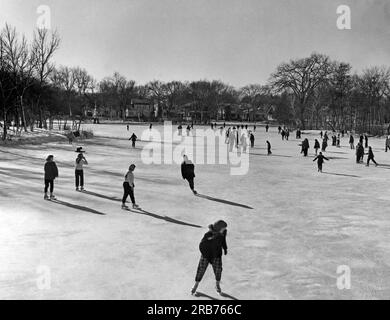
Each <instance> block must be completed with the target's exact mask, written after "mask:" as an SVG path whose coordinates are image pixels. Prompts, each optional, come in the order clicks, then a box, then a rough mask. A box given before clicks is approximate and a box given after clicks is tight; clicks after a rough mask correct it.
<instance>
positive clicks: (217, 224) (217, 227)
mask: <svg viewBox="0 0 390 320" xmlns="http://www.w3.org/2000/svg"><path fill="white" fill-rule="evenodd" d="M226 227H227V223H226V222H225V221H223V220H218V221H217V222H215V223H214V224H213V229H214V230H215V231H217V232H219V231H221V229H222V228H226Z"/></svg>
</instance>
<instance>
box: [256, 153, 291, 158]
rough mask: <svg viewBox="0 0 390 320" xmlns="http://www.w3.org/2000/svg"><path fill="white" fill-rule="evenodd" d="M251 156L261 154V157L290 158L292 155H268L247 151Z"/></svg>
mask: <svg viewBox="0 0 390 320" xmlns="http://www.w3.org/2000/svg"><path fill="white" fill-rule="evenodd" d="M249 154H250V155H251V156H261V157H281V158H292V156H284V155H281V154H273V153H272V154H271V155H268V154H263V153H253V152H250V153H249Z"/></svg>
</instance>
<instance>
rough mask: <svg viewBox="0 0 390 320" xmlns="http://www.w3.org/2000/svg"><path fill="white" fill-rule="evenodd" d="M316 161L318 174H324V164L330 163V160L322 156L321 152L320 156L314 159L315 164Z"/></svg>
mask: <svg viewBox="0 0 390 320" xmlns="http://www.w3.org/2000/svg"><path fill="white" fill-rule="evenodd" d="M316 160H317V167H318V172H322V164H323V163H324V160H327V161H329V159H328V158H327V157H325V156H324V155H322V152H320V154H319V155H318V156H316V157H315V158H314V159H313V162H314V161H316Z"/></svg>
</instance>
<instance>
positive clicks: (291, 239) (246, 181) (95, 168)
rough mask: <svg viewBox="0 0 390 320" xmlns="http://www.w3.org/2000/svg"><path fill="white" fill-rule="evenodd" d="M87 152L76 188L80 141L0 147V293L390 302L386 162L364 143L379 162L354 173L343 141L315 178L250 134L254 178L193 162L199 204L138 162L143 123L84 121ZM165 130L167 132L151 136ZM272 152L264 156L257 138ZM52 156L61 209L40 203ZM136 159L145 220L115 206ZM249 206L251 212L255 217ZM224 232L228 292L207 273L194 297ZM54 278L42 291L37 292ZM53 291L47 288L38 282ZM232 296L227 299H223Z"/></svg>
mask: <svg viewBox="0 0 390 320" xmlns="http://www.w3.org/2000/svg"><path fill="white" fill-rule="evenodd" d="M86 127H88V128H90V127H92V128H93V130H94V133H95V135H96V137H95V138H94V139H91V140H88V141H86V142H85V143H84V144H82V146H83V147H84V148H85V149H86V150H87V154H86V157H87V159H88V161H89V163H90V165H89V166H88V167H87V168H86V170H85V173H86V189H87V190H88V191H89V192H90V193H77V192H75V191H74V169H73V161H74V158H75V156H76V153H75V152H74V150H75V147H76V145H73V146H72V145H69V144H67V142H66V141H64V142H58V143H54V142H50V143H46V144H43V145H34V144H32V145H23V146H13V147H8V146H0V211H1V214H0V243H1V246H0V298H2V299H12V298H22V299H210V298H218V299H231V298H237V299H317V298H324V299H350V298H352V299H375V298H379V299H384V298H388V297H389V296H390V276H389V267H390V252H389V251H390V245H389V241H388V235H389V231H390V216H389V214H388V211H387V208H388V204H389V201H390V195H389V193H388V189H389V184H388V175H389V174H390V171H388V170H389V169H390V153H385V152H384V150H383V149H384V148H383V147H384V141H383V139H381V140H380V139H370V145H372V146H373V149H374V152H375V154H376V160H377V161H378V163H380V164H381V165H380V166H378V167H374V166H370V167H368V168H367V167H365V166H363V165H358V164H356V163H355V160H354V151H351V150H350V149H349V147H348V137H345V138H343V139H342V143H341V144H342V147H341V148H336V147H329V148H328V152H327V153H326V155H327V156H328V157H329V158H330V159H331V160H330V161H329V162H326V163H325V164H324V173H323V174H319V173H317V170H316V164H315V163H314V162H312V159H313V158H312V154H313V149H312V147H313V144H314V138H317V134H314V133H310V134H304V135H303V138H305V137H308V138H309V140H310V146H311V149H310V157H308V158H304V157H303V156H302V155H300V153H299V152H300V147H299V146H298V144H299V141H297V140H296V139H295V133H294V136H292V137H291V136H290V141H281V139H280V136H278V134H277V131H276V128H271V129H270V132H269V133H268V134H266V133H265V130H264V128H261V127H258V130H257V132H256V147H255V148H254V149H252V150H251V155H250V169H249V172H248V174H246V175H243V176H232V175H230V174H229V170H230V168H229V166H226V165H197V166H196V179H195V183H196V188H197V190H198V191H199V193H200V194H202V195H206V196H208V197H209V198H205V197H203V198H202V197H195V196H194V195H193V194H192V193H191V192H190V190H189V188H188V186H187V184H186V183H185V182H184V181H183V180H182V179H181V176H180V166H179V165H177V164H171V165H163V164H162V165H153V166H151V165H145V164H143V163H142V162H141V161H140V153H141V148H142V147H143V146H144V145H145V144H146V143H147V142H139V143H138V144H137V149H131V148H130V141H128V140H127V139H128V137H129V136H130V134H131V133H132V132H133V131H134V132H135V133H136V134H137V135H138V136H139V137H140V136H141V133H142V131H143V130H144V129H146V128H147V127H146V126H132V127H131V129H130V132H127V131H126V128H125V126H123V125H103V124H102V125H88V126H86ZM158 129H159V130H161V127H159V128H158ZM267 139H268V140H270V141H271V143H272V146H273V155H272V156H270V157H268V156H266V149H265V140H267ZM48 154H54V155H55V160H56V162H57V165H58V167H59V171H60V177H59V179H58V180H56V192H55V193H56V195H57V197H58V198H59V200H60V201H61V203H54V202H48V201H44V200H43V173H42V170H43V164H44V159H45V158H46V156H47V155H48ZM132 162H134V163H136V164H137V168H136V171H135V176H136V199H137V202H138V203H139V204H140V205H141V206H142V208H143V209H144V210H145V212H144V213H136V212H127V211H123V210H121V208H120V198H121V196H122V180H123V175H124V173H125V172H126V169H127V167H128V165H129V164H130V163H132ZM248 207H251V208H253V209H250V208H248ZM218 219H224V220H225V221H227V223H228V225H229V226H228V237H227V242H228V247H229V250H228V255H227V256H224V257H223V261H224V270H223V276H222V283H221V286H222V290H223V291H224V292H225V293H226V294H227V296H225V297H220V296H217V295H216V293H215V291H214V278H213V273H212V269H211V267H209V269H208V270H207V272H206V275H205V278H204V279H203V281H202V283H201V285H200V287H199V291H200V292H201V293H202V295H201V296H200V297H193V296H191V295H190V293H189V292H190V288H191V286H192V285H193V279H194V276H195V271H196V267H197V263H198V259H199V251H198V243H199V240H200V239H201V238H202V236H203V233H204V232H206V231H207V225H208V224H210V223H212V222H214V221H216V220H218ZM340 265H347V266H349V267H350V269H351V289H350V290H339V289H338V288H337V286H336V281H337V277H338V276H339V275H338V274H337V272H336V270H337V268H338V266H340ZM43 275H49V276H50V279H51V281H50V288H48V287H42V286H41V285H39V284H40V283H41V280H42V279H45V281H46V280H47V279H48V278H47V277H46V278H42V277H43ZM44 283H46V284H47V283H49V282H47V281H46V282H44ZM229 296H230V297H229Z"/></svg>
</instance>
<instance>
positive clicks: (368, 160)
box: [367, 157, 377, 165]
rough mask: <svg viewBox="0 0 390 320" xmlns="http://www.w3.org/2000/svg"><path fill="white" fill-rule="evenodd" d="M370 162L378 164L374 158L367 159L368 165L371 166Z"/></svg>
mask: <svg viewBox="0 0 390 320" xmlns="http://www.w3.org/2000/svg"><path fill="white" fill-rule="evenodd" d="M370 160H371V161H372V162H374V163H375V164H377V163H376V161H375V160H374V158H370V157H368V158H367V165H369V164H370Z"/></svg>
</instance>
